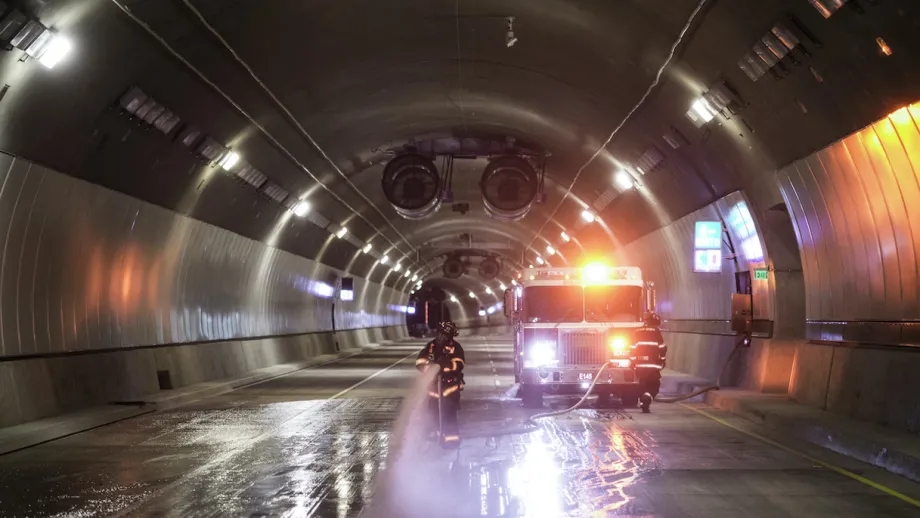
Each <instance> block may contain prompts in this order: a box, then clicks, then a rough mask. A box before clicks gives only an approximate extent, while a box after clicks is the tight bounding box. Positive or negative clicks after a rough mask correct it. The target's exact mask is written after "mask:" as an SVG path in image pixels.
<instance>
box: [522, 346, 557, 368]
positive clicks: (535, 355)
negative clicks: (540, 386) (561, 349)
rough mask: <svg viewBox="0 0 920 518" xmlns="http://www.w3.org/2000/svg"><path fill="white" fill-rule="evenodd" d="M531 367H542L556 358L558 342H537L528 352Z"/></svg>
mask: <svg viewBox="0 0 920 518" xmlns="http://www.w3.org/2000/svg"><path fill="white" fill-rule="evenodd" d="M527 355H528V357H529V359H530V361H529V362H527V363H529V364H530V365H528V366H529V367H542V366H544V365H549V364H551V363H553V361H555V360H556V344H554V343H553V342H545V341H541V342H535V343H534V344H533V345H531V346H530V351H529V352H528V354H527Z"/></svg>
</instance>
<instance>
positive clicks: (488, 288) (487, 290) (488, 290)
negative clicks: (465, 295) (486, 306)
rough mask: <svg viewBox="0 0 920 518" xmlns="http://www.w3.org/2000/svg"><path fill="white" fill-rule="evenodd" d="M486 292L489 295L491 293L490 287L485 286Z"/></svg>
mask: <svg viewBox="0 0 920 518" xmlns="http://www.w3.org/2000/svg"><path fill="white" fill-rule="evenodd" d="M486 293H487V294H489V295H491V294H492V288H490V287H488V286H486Z"/></svg>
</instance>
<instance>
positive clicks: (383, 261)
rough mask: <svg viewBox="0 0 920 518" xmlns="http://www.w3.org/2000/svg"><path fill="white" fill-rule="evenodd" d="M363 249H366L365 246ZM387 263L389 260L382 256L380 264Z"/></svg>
mask: <svg viewBox="0 0 920 518" xmlns="http://www.w3.org/2000/svg"><path fill="white" fill-rule="evenodd" d="M368 246H370V245H368ZM364 248H367V246H366V247H364ZM388 262H390V258H389V257H387V256H386V254H384V255H383V257H381V258H380V264H387V263H388Z"/></svg>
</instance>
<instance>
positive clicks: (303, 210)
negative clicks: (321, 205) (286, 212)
mask: <svg viewBox="0 0 920 518" xmlns="http://www.w3.org/2000/svg"><path fill="white" fill-rule="evenodd" d="M293 212H294V215H295V216H297V217H298V218H302V217H304V216H306V215H307V213H308V212H310V204H309V203H307V202H305V201H301V202H297V205H294V209H293Z"/></svg>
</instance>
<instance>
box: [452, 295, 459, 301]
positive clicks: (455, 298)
mask: <svg viewBox="0 0 920 518" xmlns="http://www.w3.org/2000/svg"><path fill="white" fill-rule="evenodd" d="M450 301H451V302H460V301H459V300H457V297H454V296H453V295H451V296H450Z"/></svg>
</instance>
